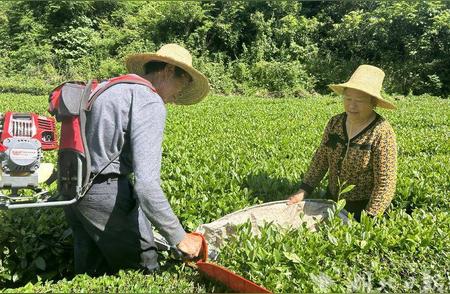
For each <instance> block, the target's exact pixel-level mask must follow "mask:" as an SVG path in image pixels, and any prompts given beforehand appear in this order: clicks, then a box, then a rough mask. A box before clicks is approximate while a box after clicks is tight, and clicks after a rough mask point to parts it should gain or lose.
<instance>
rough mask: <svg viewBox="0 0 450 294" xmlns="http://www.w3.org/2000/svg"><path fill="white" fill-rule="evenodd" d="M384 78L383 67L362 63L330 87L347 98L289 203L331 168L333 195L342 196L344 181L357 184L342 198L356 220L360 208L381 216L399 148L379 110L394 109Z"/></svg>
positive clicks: (392, 183) (390, 192)
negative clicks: (347, 77) (385, 95)
mask: <svg viewBox="0 0 450 294" xmlns="http://www.w3.org/2000/svg"><path fill="white" fill-rule="evenodd" d="M383 79H384V72H383V71H382V70H381V69H379V68H377V67H375V66H371V65H361V66H359V67H358V68H357V69H356V71H355V72H354V73H353V75H352V76H351V78H350V80H349V81H347V82H346V83H343V84H337V85H330V88H331V89H332V90H333V91H334V92H336V93H337V94H339V95H342V96H343V103H344V110H345V112H344V113H342V114H338V115H336V116H334V117H332V118H331V119H330V121H329V122H328V124H327V126H326V128H325V131H324V134H323V137H322V142H321V144H320V146H319V148H318V149H317V150H316V153H315V155H314V157H313V159H312V162H311V164H310V166H309V168H308V170H307V172H306V174H305V176H304V178H303V181H302V183H301V186H300V190H299V191H298V192H297V193H295V194H294V195H291V196H290V197H289V199H288V204H293V203H297V202H299V201H302V200H303V199H304V197H305V196H307V195H308V194H310V193H311V192H312V191H313V190H314V188H315V187H317V185H318V184H319V182H320V181H321V180H322V178H323V177H324V176H325V174H326V172H327V171H328V191H327V194H328V197H329V198H331V199H333V200H335V201H336V200H338V197H339V194H341V193H340V189H341V190H342V189H343V188H345V187H342V186H343V183H345V186H347V185H355V187H354V188H353V189H352V190H350V191H349V192H347V193H342V194H341V195H340V198H343V199H346V206H345V208H346V210H347V211H349V212H351V213H354V216H355V218H356V219H359V218H360V214H361V211H362V210H365V211H366V212H367V214H369V215H378V214H381V213H383V212H384V211H385V210H386V209H387V207H388V206H389V204H390V203H391V200H392V198H393V196H394V192H395V185H396V173H397V147H396V139H395V134H394V130H393V129H392V127H391V125H390V124H389V123H388V122H387V121H386V120H385V119H384V118H383V117H381V116H380V115H379V114H378V113H376V112H375V107H382V108H387V109H395V106H394V105H393V104H392V103H390V102H389V101H387V100H385V99H383V98H382V97H381V94H380V92H381V88H382V83H383ZM339 185H341V187H339Z"/></svg>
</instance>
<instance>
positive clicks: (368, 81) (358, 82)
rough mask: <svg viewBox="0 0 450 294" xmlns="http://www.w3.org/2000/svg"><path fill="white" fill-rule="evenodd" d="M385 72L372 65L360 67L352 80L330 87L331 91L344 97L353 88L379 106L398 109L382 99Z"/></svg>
mask: <svg viewBox="0 0 450 294" xmlns="http://www.w3.org/2000/svg"><path fill="white" fill-rule="evenodd" d="M383 79H384V72H383V71H382V70H381V69H380V68H378V67H376V66H372V65H367V64H363V65H360V66H359V67H358V68H357V69H356V70H355V72H354V73H353V74H352V76H351V77H350V79H349V80H348V81H347V82H345V83H343V84H332V85H328V86H329V87H330V88H331V90H333V91H334V92H336V93H337V94H340V95H343V92H344V90H345V89H346V88H352V89H356V90H359V91H362V92H364V93H366V94H369V95H370V96H372V97H374V98H375V99H376V100H377V106H379V107H383V108H387V109H396V108H397V107H395V105H394V104H392V103H391V102H389V101H387V100H386V99H384V98H383V97H381V88H382V85H383Z"/></svg>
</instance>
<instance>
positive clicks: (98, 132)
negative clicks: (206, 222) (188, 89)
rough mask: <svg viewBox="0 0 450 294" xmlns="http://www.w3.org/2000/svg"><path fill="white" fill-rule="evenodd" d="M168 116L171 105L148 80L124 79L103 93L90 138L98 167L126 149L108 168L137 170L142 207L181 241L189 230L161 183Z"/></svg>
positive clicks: (94, 109)
mask: <svg viewBox="0 0 450 294" xmlns="http://www.w3.org/2000/svg"><path fill="white" fill-rule="evenodd" d="M100 86H102V85H100ZM165 118H166V109H165V106H164V103H163V101H162V99H161V97H160V96H159V95H158V94H157V93H155V92H153V91H152V90H150V89H149V88H148V87H146V86H142V85H136V84H118V85H115V86H112V87H111V88H109V89H107V90H105V91H104V92H103V93H102V94H101V95H100V96H98V98H97V100H96V101H95V103H94V105H93V107H92V110H91V112H89V113H88V114H87V123H86V139H87V143H88V146H89V152H90V155H91V165H92V172H93V173H98V172H99V171H100V170H101V169H102V168H104V167H105V166H106V165H107V164H108V162H109V161H110V160H111V159H112V158H114V156H115V155H117V154H119V152H121V155H120V156H119V158H117V159H116V160H114V161H113V162H112V163H111V164H110V165H109V166H108V167H107V168H106V169H105V170H104V171H102V174H108V173H117V174H122V175H127V174H130V173H132V172H134V176H135V185H134V189H135V192H136V195H137V198H138V200H139V203H140V205H141V208H142V210H143V211H144V213H145V215H146V216H147V218H148V219H149V220H150V222H151V223H152V224H153V225H154V226H155V227H156V228H157V229H158V230H159V232H160V233H161V234H162V235H163V236H164V237H165V238H166V240H167V241H168V242H169V243H170V244H171V245H176V244H178V243H179V242H180V241H181V240H182V239H183V238H184V235H185V231H184V230H183V228H182V226H181V224H180V222H179V220H178V218H177V217H176V215H175V214H174V213H173V211H172V208H171V207H170V204H169V202H168V201H167V199H166V197H165V196H164V193H163V191H162V189H161V185H160V170H161V155H162V154H161V153H162V149H161V144H162V138H163V131H164V124H165ZM121 150H122V151H121Z"/></svg>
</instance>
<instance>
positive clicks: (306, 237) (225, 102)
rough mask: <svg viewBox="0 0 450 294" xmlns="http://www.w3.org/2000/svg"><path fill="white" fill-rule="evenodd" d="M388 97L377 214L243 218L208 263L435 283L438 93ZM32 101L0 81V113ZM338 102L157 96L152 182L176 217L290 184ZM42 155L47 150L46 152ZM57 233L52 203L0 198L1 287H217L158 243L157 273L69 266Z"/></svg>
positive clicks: (278, 276) (441, 156)
mask: <svg viewBox="0 0 450 294" xmlns="http://www.w3.org/2000/svg"><path fill="white" fill-rule="evenodd" d="M395 103H396V104H397V106H398V110H397V111H384V110H380V113H381V114H382V115H383V116H384V117H385V118H386V119H387V120H388V121H389V122H390V123H391V124H392V126H393V127H394V129H395V131H396V134H397V142H398V146H399V147H398V148H399V150H398V152H399V153H398V154H399V166H398V170H399V172H398V184H397V190H396V196H395V199H394V201H393V203H392V205H391V207H390V211H389V212H388V213H387V215H386V216H384V217H382V218H369V217H365V216H363V217H362V220H361V222H360V223H358V222H353V221H352V222H350V224H349V225H343V224H342V223H341V222H340V220H339V219H337V218H333V219H331V220H330V222H327V223H323V224H322V225H321V226H320V227H319V231H318V232H315V233H312V232H310V231H308V230H307V229H305V228H300V229H299V230H295V231H279V230H277V229H275V228H274V227H271V226H269V225H267V227H265V228H264V229H263V230H262V235H261V237H260V238H256V237H252V236H251V234H250V230H249V226H247V225H244V226H242V227H240V228H239V230H238V234H237V236H236V238H234V239H232V240H229V241H228V243H227V244H226V246H224V247H223V249H222V252H221V254H220V256H219V260H218V263H219V264H221V265H224V266H226V267H229V268H231V269H233V270H234V271H236V272H237V273H239V274H241V275H243V276H244V277H247V278H249V279H251V280H253V281H254V282H256V283H259V284H262V285H264V286H265V287H266V288H268V289H270V290H272V291H274V292H320V291H325V292H356V291H357V292H369V291H370V292H371V291H375V292H404V291H406V292H449V291H450V270H449V269H450V242H448V240H449V239H450V236H449V234H450V214H449V211H450V201H449V196H450V102H449V100H448V99H441V98H435V97H431V96H412V97H399V98H398V99H397V101H395ZM46 107H47V97H46V96H32V95H28V94H12V93H2V94H0V113H1V112H5V111H7V110H14V111H33V112H37V113H41V114H46ZM342 111H343V108H342V105H341V102H340V100H339V99H338V98H336V97H332V96H315V97H311V98H307V99H264V98H253V97H222V96H212V97H208V98H207V99H206V100H205V101H204V102H202V103H200V104H198V105H194V106H188V107H185V106H169V107H168V118H167V122H166V130H165V138H164V143H163V144H164V145H163V148H164V150H163V161H162V187H163V190H164V191H165V193H166V195H167V197H168V198H169V200H170V202H171V204H172V207H173V209H174V211H175V212H176V214H177V215H178V216H179V217H180V220H181V221H182V223H183V225H184V226H185V228H186V229H188V230H193V229H195V228H196V227H197V226H198V225H199V224H202V223H207V222H211V221H213V220H215V219H217V218H220V217H221V216H223V215H225V214H228V213H231V212H233V211H236V210H238V209H241V208H244V207H246V206H249V205H253V204H256V203H262V202H267V201H272V200H280V199H285V198H286V197H287V196H288V195H289V194H290V193H292V192H294V191H296V190H297V189H298V187H299V182H300V180H301V177H302V174H303V173H304V172H305V170H306V168H307V166H308V163H309V161H310V159H311V157H312V154H313V152H314V150H315V148H316V147H317V146H318V144H319V142H320V139H321V134H322V131H323V129H324V127H325V125H326V122H327V120H328V119H329V118H330V117H331V116H332V115H334V114H337V113H339V112H342ZM45 158H46V161H50V162H52V161H53V162H54V160H55V153H54V152H50V153H46V154H45ZM325 185H326V183H325V182H323V183H322V188H323V187H325ZM49 188H50V189H51V190H54V189H55V186H54V185H53V186H51V187H49ZM314 197H320V193H316V194H315V195H314ZM70 233H71V232H70V230H68V226H67V225H66V223H65V221H64V217H63V213H62V210H61V209H58V208H54V209H34V210H20V211H0V246H1V250H0V257H1V261H0V262H1V263H0V285H1V286H2V288H4V289H5V290H3V291H5V292H49V291H51V292H223V291H226V289H224V288H222V287H221V286H219V285H216V284H214V283H213V282H210V281H208V280H206V279H205V278H203V277H201V276H199V274H198V273H197V272H196V271H195V270H193V269H191V268H189V267H187V266H184V264H182V263H179V262H176V261H173V260H171V259H170V258H168V257H167V256H165V255H164V254H162V255H161V263H162V268H163V269H164V271H162V272H161V273H157V274H153V275H142V274H141V273H139V272H135V271H122V272H120V273H118V274H117V275H114V276H104V277H99V278H90V277H88V276H85V275H79V276H76V277H73V275H72V267H73V262H72V247H71V242H72V241H71V234H70Z"/></svg>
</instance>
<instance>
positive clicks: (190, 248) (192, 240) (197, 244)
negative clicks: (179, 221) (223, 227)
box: [177, 233, 203, 259]
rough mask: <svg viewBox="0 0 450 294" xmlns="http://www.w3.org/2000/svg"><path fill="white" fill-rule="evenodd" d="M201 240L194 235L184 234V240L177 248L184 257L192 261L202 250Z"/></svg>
mask: <svg viewBox="0 0 450 294" xmlns="http://www.w3.org/2000/svg"><path fill="white" fill-rule="evenodd" d="M202 242H203V239H202V237H200V236H197V235H194V234H189V233H188V234H186V235H185V236H184V239H183V240H181V242H180V243H179V244H178V245H177V248H178V249H179V250H180V251H181V252H183V253H184V254H186V257H187V258H189V259H193V258H195V257H197V256H199V254H200V250H201V249H202Z"/></svg>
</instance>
